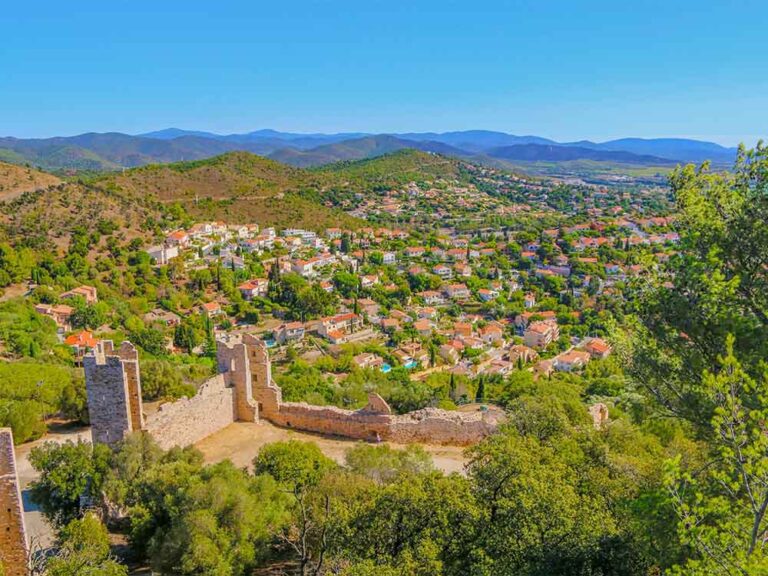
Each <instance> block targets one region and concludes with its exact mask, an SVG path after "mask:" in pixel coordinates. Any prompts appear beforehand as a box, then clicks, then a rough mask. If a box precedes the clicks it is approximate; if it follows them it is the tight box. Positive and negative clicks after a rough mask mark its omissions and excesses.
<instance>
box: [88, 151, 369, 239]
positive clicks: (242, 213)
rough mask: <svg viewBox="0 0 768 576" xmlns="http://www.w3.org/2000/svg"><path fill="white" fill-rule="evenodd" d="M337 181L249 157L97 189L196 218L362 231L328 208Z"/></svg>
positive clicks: (161, 171)
mask: <svg viewBox="0 0 768 576" xmlns="http://www.w3.org/2000/svg"><path fill="white" fill-rule="evenodd" d="M329 181H331V179H330V178H329V177H328V176H327V175H324V174H320V173H313V172H308V171H306V170H302V169H299V168H293V167H291V166H286V165H285V164H281V163H279V162H275V161H273V160H269V159H267V158H263V157H261V156H256V155H254V154H250V153H247V152H232V153H228V154H224V155H222V156H217V157H215V158H210V159H207V160H199V161H194V162H179V163H174V164H155V165H150V166H145V167H142V168H136V169H133V170H128V171H126V172H123V173H120V174H109V175H107V176H102V177H99V178H97V179H96V180H95V182H94V183H95V184H97V185H99V186H102V187H105V188H107V189H110V190H113V191H115V192H118V193H121V194H124V195H128V196H139V197H144V196H147V195H149V196H150V197H152V198H154V199H157V200H159V201H160V202H162V203H164V204H172V203H179V204H180V205H181V206H183V207H184V208H185V210H187V211H188V212H189V213H190V214H191V215H193V216H195V217H198V218H203V219H217V220H224V221H229V222H243V223H245V222H257V223H259V224H261V225H264V226H289V225H290V226H303V227H307V228H312V229H323V228H325V227H328V226H349V227H356V226H358V225H359V224H360V222H359V221H358V220H356V219H355V218H352V217H350V216H347V215H346V214H344V213H343V212H341V211H339V210H335V209H333V208H332V207H331V206H329V205H324V204H323V203H322V200H323V197H322V191H323V189H324V187H325V186H326V185H327V184H328V182H329Z"/></svg>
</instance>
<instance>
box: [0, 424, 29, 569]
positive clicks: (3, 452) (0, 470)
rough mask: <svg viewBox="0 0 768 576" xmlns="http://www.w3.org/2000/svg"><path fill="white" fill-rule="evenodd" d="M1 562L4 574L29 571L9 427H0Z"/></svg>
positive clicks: (22, 513)
mask: <svg viewBox="0 0 768 576" xmlns="http://www.w3.org/2000/svg"><path fill="white" fill-rule="evenodd" d="M0 565H2V566H3V568H4V569H5V576H26V575H27V574H28V573H29V570H28V568H29V564H28V550H27V536H26V530H25V528H24V508H23V506H22V501H21V492H20V490H19V477H18V476H17V474H16V454H15V452H14V449H13V433H12V432H11V429H10V428H0Z"/></svg>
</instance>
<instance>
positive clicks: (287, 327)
mask: <svg viewBox="0 0 768 576" xmlns="http://www.w3.org/2000/svg"><path fill="white" fill-rule="evenodd" d="M273 335H274V337H275V341H276V342H277V343H278V344H287V343H288V342H298V341H300V340H302V339H303V338H304V324H302V323H301V322H286V323H285V324H281V325H280V326H278V327H277V328H275V332H274V334H273Z"/></svg>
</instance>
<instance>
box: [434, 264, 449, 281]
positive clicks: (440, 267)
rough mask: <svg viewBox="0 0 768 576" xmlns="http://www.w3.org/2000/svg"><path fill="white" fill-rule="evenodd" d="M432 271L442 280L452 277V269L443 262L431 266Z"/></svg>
mask: <svg viewBox="0 0 768 576" xmlns="http://www.w3.org/2000/svg"><path fill="white" fill-rule="evenodd" d="M432 273H433V274H435V275H436V276H440V278H442V279H443V280H447V279H449V278H452V277H453V270H451V268H450V266H446V265H445V264H437V265H436V266H434V267H433V268H432Z"/></svg>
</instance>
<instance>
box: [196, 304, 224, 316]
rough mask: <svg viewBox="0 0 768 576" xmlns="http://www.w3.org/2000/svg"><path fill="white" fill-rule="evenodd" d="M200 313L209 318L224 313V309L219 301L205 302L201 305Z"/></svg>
mask: <svg viewBox="0 0 768 576" xmlns="http://www.w3.org/2000/svg"><path fill="white" fill-rule="evenodd" d="M200 313H201V314H204V315H206V316H207V317H208V318H215V317H217V316H221V315H222V314H224V309H223V308H222V307H221V304H219V303H218V302H204V303H203V304H201V305H200Z"/></svg>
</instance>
